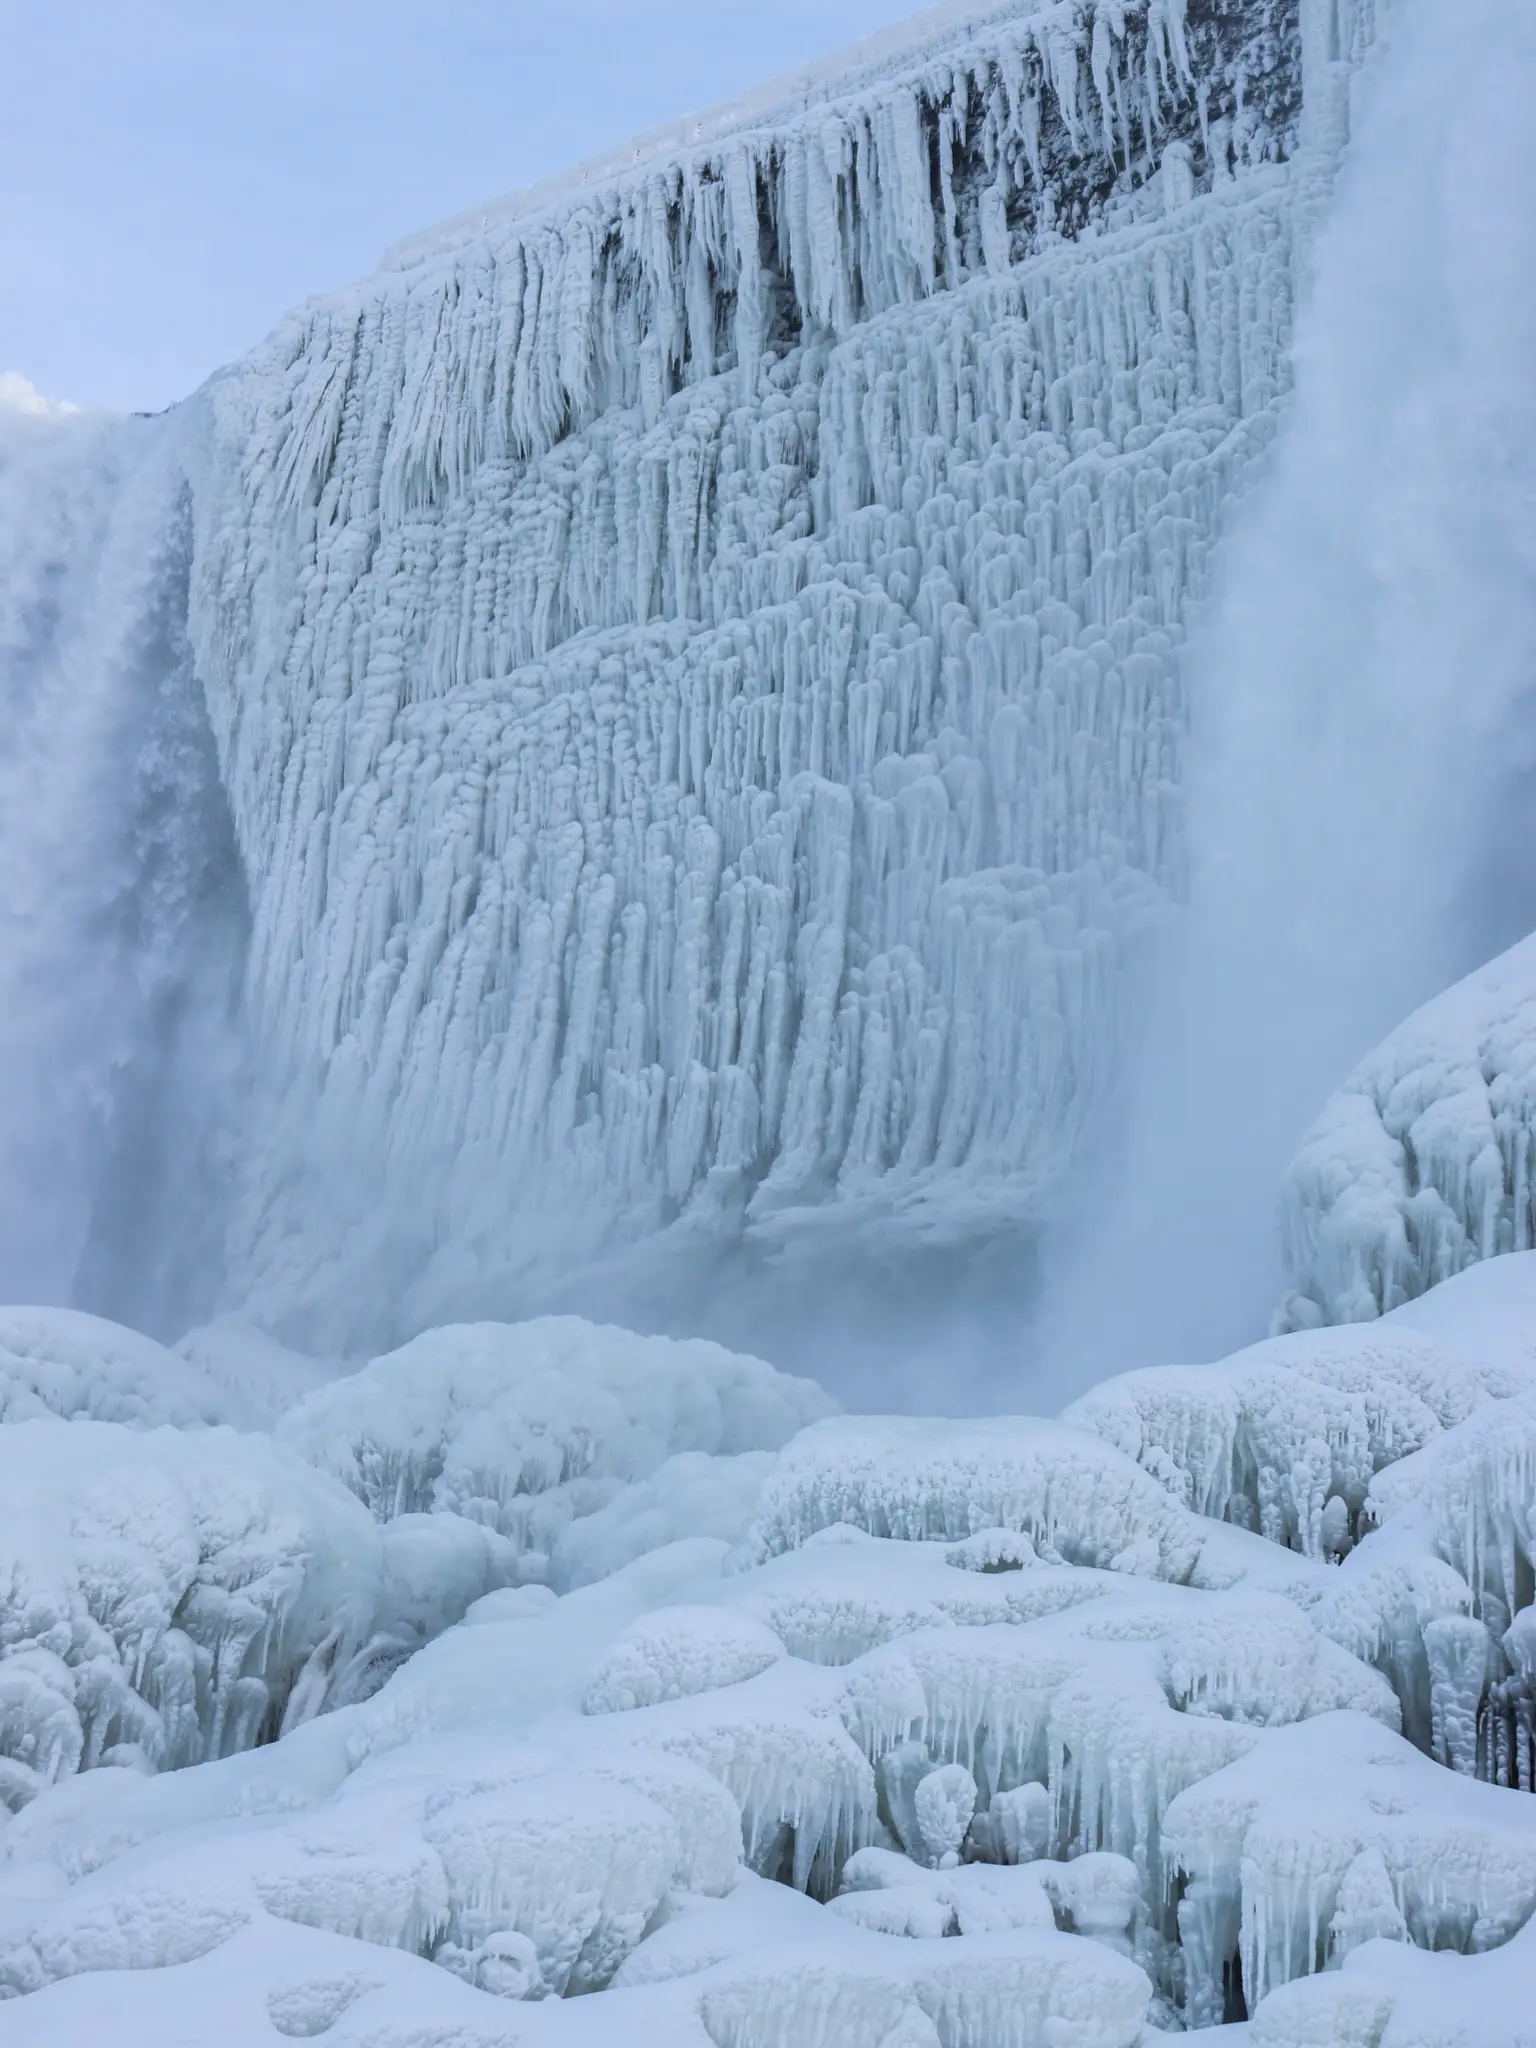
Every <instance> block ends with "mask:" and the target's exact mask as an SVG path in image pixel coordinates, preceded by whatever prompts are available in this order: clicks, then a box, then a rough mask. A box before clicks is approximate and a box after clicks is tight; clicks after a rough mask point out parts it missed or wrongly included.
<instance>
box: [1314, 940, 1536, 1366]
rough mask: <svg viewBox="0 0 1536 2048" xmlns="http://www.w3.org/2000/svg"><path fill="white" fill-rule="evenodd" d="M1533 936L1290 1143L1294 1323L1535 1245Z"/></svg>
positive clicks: (1352, 1312)
mask: <svg viewBox="0 0 1536 2048" xmlns="http://www.w3.org/2000/svg"><path fill="white" fill-rule="evenodd" d="M1533 1160H1536V938H1529V939H1525V940H1522V941H1521V943H1520V944H1519V945H1517V946H1513V947H1511V948H1510V950H1509V951H1508V952H1507V953H1503V954H1501V955H1500V956H1499V958H1498V959H1496V960H1493V961H1490V962H1489V964H1488V965H1487V966H1486V967H1482V968H1480V969H1479V970H1478V971H1477V972H1476V973H1475V974H1471V975H1469V976H1468V977H1467V979H1466V980H1465V981H1462V982H1459V983H1458V984H1457V985H1456V987H1454V988H1452V989H1448V990H1447V991H1446V992H1445V993H1444V994H1443V995H1439V996H1436V997H1435V998H1434V1000H1433V1001H1432V1002H1428V1003H1426V1004H1425V1005H1424V1007H1423V1008H1422V1009H1421V1010H1418V1011H1416V1012H1415V1013H1414V1015H1413V1016H1412V1017H1410V1018H1409V1019H1408V1020H1407V1022H1406V1023H1404V1024H1401V1025H1399V1027H1398V1028H1397V1030H1395V1031H1394V1032H1393V1033H1392V1035H1391V1036H1390V1037H1389V1038H1388V1039H1386V1040H1385V1041H1384V1042H1383V1043H1382V1044H1381V1045H1380V1046H1378V1047H1377V1049H1376V1050H1375V1051H1374V1052H1373V1053H1371V1054H1369V1055H1368V1056H1367V1057H1366V1058H1365V1059H1364V1060H1362V1061H1361V1063H1360V1065H1359V1066H1358V1067H1357V1068H1356V1069H1355V1071H1354V1073H1353V1074H1352V1075H1351V1076H1350V1077H1349V1079H1348V1081H1346V1082H1345V1084H1344V1086H1343V1087H1342V1088H1341V1089H1340V1090H1339V1092H1338V1094H1337V1095H1335V1096H1334V1098H1333V1100H1332V1101H1331V1102H1329V1103H1328V1105H1327V1106H1326V1107H1325V1108H1324V1109H1323V1111H1322V1113H1321V1114H1320V1115H1319V1117H1318V1119H1317V1121H1316V1122H1315V1123H1314V1124H1313V1126H1312V1128H1311V1129H1310V1130H1309V1131H1308V1132H1307V1134H1306V1136H1305V1138H1304V1139H1303V1140H1302V1143H1301V1147H1300V1149H1299V1150H1298V1152H1297V1154H1296V1157H1295V1158H1294V1159H1293V1160H1292V1162H1291V1165H1290V1168H1289V1170H1288V1172H1287V1175H1286V1180H1285V1189H1284V1200H1283V1209H1282V1219H1283V1228H1284V1238H1285V1251H1286V1261H1287V1266H1288V1269H1289V1272H1290V1276H1291V1283H1292V1292H1291V1295H1290V1297H1289V1299H1288V1300H1287V1302H1286V1303H1285V1305H1284V1309H1283V1315H1284V1317H1285V1319H1286V1320H1287V1321H1289V1323H1291V1324H1292V1325H1293V1326H1304V1325H1306V1324H1311V1323H1318V1322H1326V1323H1344V1322H1360V1321H1364V1320H1367V1319H1368V1318H1370V1317H1372V1316H1377V1315H1380V1314H1382V1313H1383V1312H1384V1311H1386V1310H1388V1309H1393V1308H1396V1307H1397V1306H1398V1305H1399V1304H1400V1303H1402V1302H1405V1301H1410V1300H1412V1299H1413V1298H1414V1297H1415V1296H1417V1295H1420V1294H1423V1293H1424V1292H1425V1290H1426V1289H1427V1288H1430V1287H1433V1286H1434V1285H1435V1284H1436V1283H1437V1282H1439V1281H1441V1280H1445V1279H1447V1278H1448V1277H1450V1276H1451V1275H1452V1274H1455V1273H1459V1272H1461V1271H1462V1270H1463V1269H1464V1268H1465V1267H1467V1266H1469V1265H1471V1264H1472V1263H1473V1262H1474V1261H1476V1260H1479V1259H1490V1258H1494V1257H1497V1256H1498V1255H1499V1254H1501V1253H1505V1252H1516V1251H1525V1250H1527V1249H1528V1248H1529V1247H1530V1246H1531V1245H1532V1244H1536V1181H1533V1174H1532V1164H1533Z"/></svg>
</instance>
